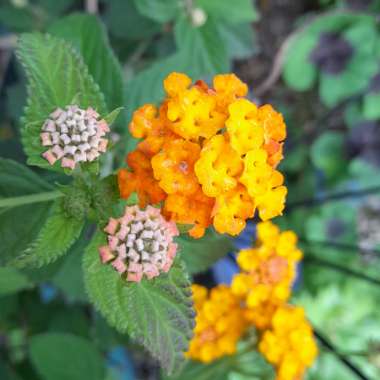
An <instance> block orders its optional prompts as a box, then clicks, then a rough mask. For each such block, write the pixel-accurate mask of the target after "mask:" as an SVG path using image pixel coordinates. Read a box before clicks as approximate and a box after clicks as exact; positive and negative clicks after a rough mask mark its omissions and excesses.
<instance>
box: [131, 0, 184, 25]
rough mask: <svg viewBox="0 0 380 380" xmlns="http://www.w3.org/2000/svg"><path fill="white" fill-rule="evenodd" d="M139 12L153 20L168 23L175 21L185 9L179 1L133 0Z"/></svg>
mask: <svg viewBox="0 0 380 380" xmlns="http://www.w3.org/2000/svg"><path fill="white" fill-rule="evenodd" d="M133 1H134V2H135V5H136V7H137V9H138V10H139V12H140V13H141V14H142V15H144V16H146V17H148V18H151V19H152V20H155V21H158V22H167V21H170V20H173V19H174V18H175V17H176V16H177V14H178V12H179V11H180V10H181V8H183V4H182V2H181V1H179V0H133Z"/></svg>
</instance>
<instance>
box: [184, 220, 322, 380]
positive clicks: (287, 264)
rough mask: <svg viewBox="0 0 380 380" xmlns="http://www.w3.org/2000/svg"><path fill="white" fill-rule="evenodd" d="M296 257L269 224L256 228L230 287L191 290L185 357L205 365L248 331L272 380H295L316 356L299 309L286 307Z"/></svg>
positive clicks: (286, 235) (287, 238) (286, 237)
mask: <svg viewBox="0 0 380 380" xmlns="http://www.w3.org/2000/svg"><path fill="white" fill-rule="evenodd" d="M301 258H302V252H301V251H300V250H299V249H298V248H297V236H296V235H295V234H294V233H293V232H292V231H285V232H281V231H280V230H279V228H278V227H277V226H275V225H274V224H273V223H271V222H261V223H259V224H258V225H257V244H256V246H255V247H253V248H250V249H245V250H242V251H240V253H239V255H238V259H237V261H238V264H239V267H240V269H241V271H240V273H238V274H236V275H235V276H234V278H233V280H232V284H231V287H227V286H224V285H223V286H218V287H216V288H214V289H212V290H211V291H210V293H208V291H207V290H206V289H205V288H203V287H200V286H198V285H194V287H193V292H194V302H195V308H196V312H197V317H196V326H195V331H194V333H195V335H194V337H193V339H192V341H191V343H190V349H189V351H188V353H187V356H188V357H189V358H191V359H195V360H199V361H202V362H205V363H208V362H210V361H212V360H215V359H217V358H220V357H221V356H224V355H228V354H232V353H234V352H235V351H236V345H237V343H238V341H239V339H240V338H241V337H242V336H243V335H244V333H245V332H246V331H247V329H248V328H249V327H250V326H254V327H255V328H256V329H257V330H258V332H259V345H258V347H259V351H260V352H261V353H262V354H263V355H264V357H265V358H266V359H267V360H268V361H269V362H270V363H272V364H273V365H274V366H275V368H276V370H277V378H276V380H301V379H302V378H303V375H304V372H305V370H306V368H308V367H310V366H311V365H312V363H313V362H314V360H315V357H316V355H317V353H318V349H317V345H316V343H315V340H314V337H313V331H312V328H311V326H310V324H309V322H308V321H307V320H306V318H305V313H304V310H303V309H302V308H301V307H295V306H291V305H289V304H287V300H288V299H289V296H290V294H291V287H292V283H293V281H294V279H295V274H296V265H297V263H298V261H299V260H300V259H301Z"/></svg>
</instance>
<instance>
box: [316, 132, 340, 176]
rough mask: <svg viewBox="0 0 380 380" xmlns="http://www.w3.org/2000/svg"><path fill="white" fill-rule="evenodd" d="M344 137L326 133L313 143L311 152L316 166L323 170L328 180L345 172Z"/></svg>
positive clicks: (337, 133)
mask: <svg viewBox="0 0 380 380" xmlns="http://www.w3.org/2000/svg"><path fill="white" fill-rule="evenodd" d="M344 149H345V146H344V136H343V134H342V133H339V132H325V133H323V134H322V135H321V136H319V137H318V139H317V140H315V142H314V143H313V145H312V147H311V151H310V156H311V160H312V162H313V163H314V165H315V166H316V167H317V168H319V169H321V170H323V171H324V173H325V174H326V176H327V177H328V178H333V177H335V176H338V175H339V174H340V173H342V172H343V171H344V168H345V167H346V164H347V162H346V161H345V160H344V154H345V152H344Z"/></svg>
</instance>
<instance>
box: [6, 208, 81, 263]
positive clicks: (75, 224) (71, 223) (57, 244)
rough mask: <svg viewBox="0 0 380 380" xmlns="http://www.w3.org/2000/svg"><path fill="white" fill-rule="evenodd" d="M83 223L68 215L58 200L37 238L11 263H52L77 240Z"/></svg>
mask: <svg viewBox="0 0 380 380" xmlns="http://www.w3.org/2000/svg"><path fill="white" fill-rule="evenodd" d="M83 225H84V221H83V220H79V219H77V218H73V217H68V216H67V215H66V214H65V213H64V211H63V210H62V206H61V202H60V201H57V202H56V203H55V205H54V207H53V211H52V214H51V215H50V216H49V217H48V218H47V220H46V222H45V224H44V226H43V227H42V229H41V231H40V232H39V233H38V236H37V238H36V239H35V240H34V241H33V243H32V244H31V245H30V246H29V247H28V248H27V249H26V250H25V251H24V252H23V254H22V255H20V256H18V257H17V259H16V260H13V261H11V264H12V265H15V266H17V267H20V268H23V267H41V266H43V265H47V264H49V263H52V262H53V261H55V260H57V259H58V258H59V257H60V256H62V255H64V254H65V253H66V252H67V250H68V249H69V248H70V247H71V245H72V244H73V243H74V242H75V241H76V239H77V238H78V237H79V235H80V233H81V231H82V228H83Z"/></svg>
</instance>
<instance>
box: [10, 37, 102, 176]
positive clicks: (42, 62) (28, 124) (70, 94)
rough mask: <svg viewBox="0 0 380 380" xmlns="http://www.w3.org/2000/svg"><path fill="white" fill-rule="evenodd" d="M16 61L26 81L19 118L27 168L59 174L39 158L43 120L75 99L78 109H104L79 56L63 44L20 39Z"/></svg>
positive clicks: (52, 40) (54, 40)
mask: <svg viewBox="0 0 380 380" xmlns="http://www.w3.org/2000/svg"><path fill="white" fill-rule="evenodd" d="M16 54H17V57H18V59H19V60H20V62H21V63H22V65H23V66H24V69H25V71H26V75H27V78H28V94H29V97H28V105H27V107H26V109H25V115H24V118H23V124H24V126H23V131H22V137H23V145H24V150H25V152H26V154H27V156H28V163H29V164H30V165H37V166H41V167H43V168H46V169H52V168H53V169H54V170H57V171H62V169H61V167H60V166H59V163H58V162H57V163H56V164H55V165H54V166H50V164H49V163H48V162H47V161H46V160H45V159H43V158H42V157H41V154H42V153H43V152H44V150H45V149H44V147H43V146H42V145H41V142H40V131H41V126H42V123H43V122H44V120H45V119H46V118H47V117H48V115H49V114H50V113H51V112H52V111H54V109H56V108H57V107H64V106H66V105H68V104H69V103H70V102H71V100H72V99H73V98H74V97H75V96H77V99H78V103H79V104H78V105H79V106H81V107H82V108H87V107H88V106H92V107H93V108H95V109H96V110H97V111H98V112H99V113H101V114H104V112H105V109H106V106H105V102H104V96H103V94H102V93H101V92H100V89H99V86H98V85H97V84H96V83H95V82H94V80H93V78H92V77H91V75H90V74H89V72H88V68H87V67H86V65H85V64H84V63H83V59H82V58H81V56H80V55H79V54H78V53H77V51H75V50H74V49H73V47H72V46H71V45H70V44H68V43H66V42H65V41H64V40H62V39H59V38H56V37H53V36H50V35H42V34H37V33H34V34H24V35H22V36H21V37H20V39H19V42H18V47H17V52H16Z"/></svg>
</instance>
